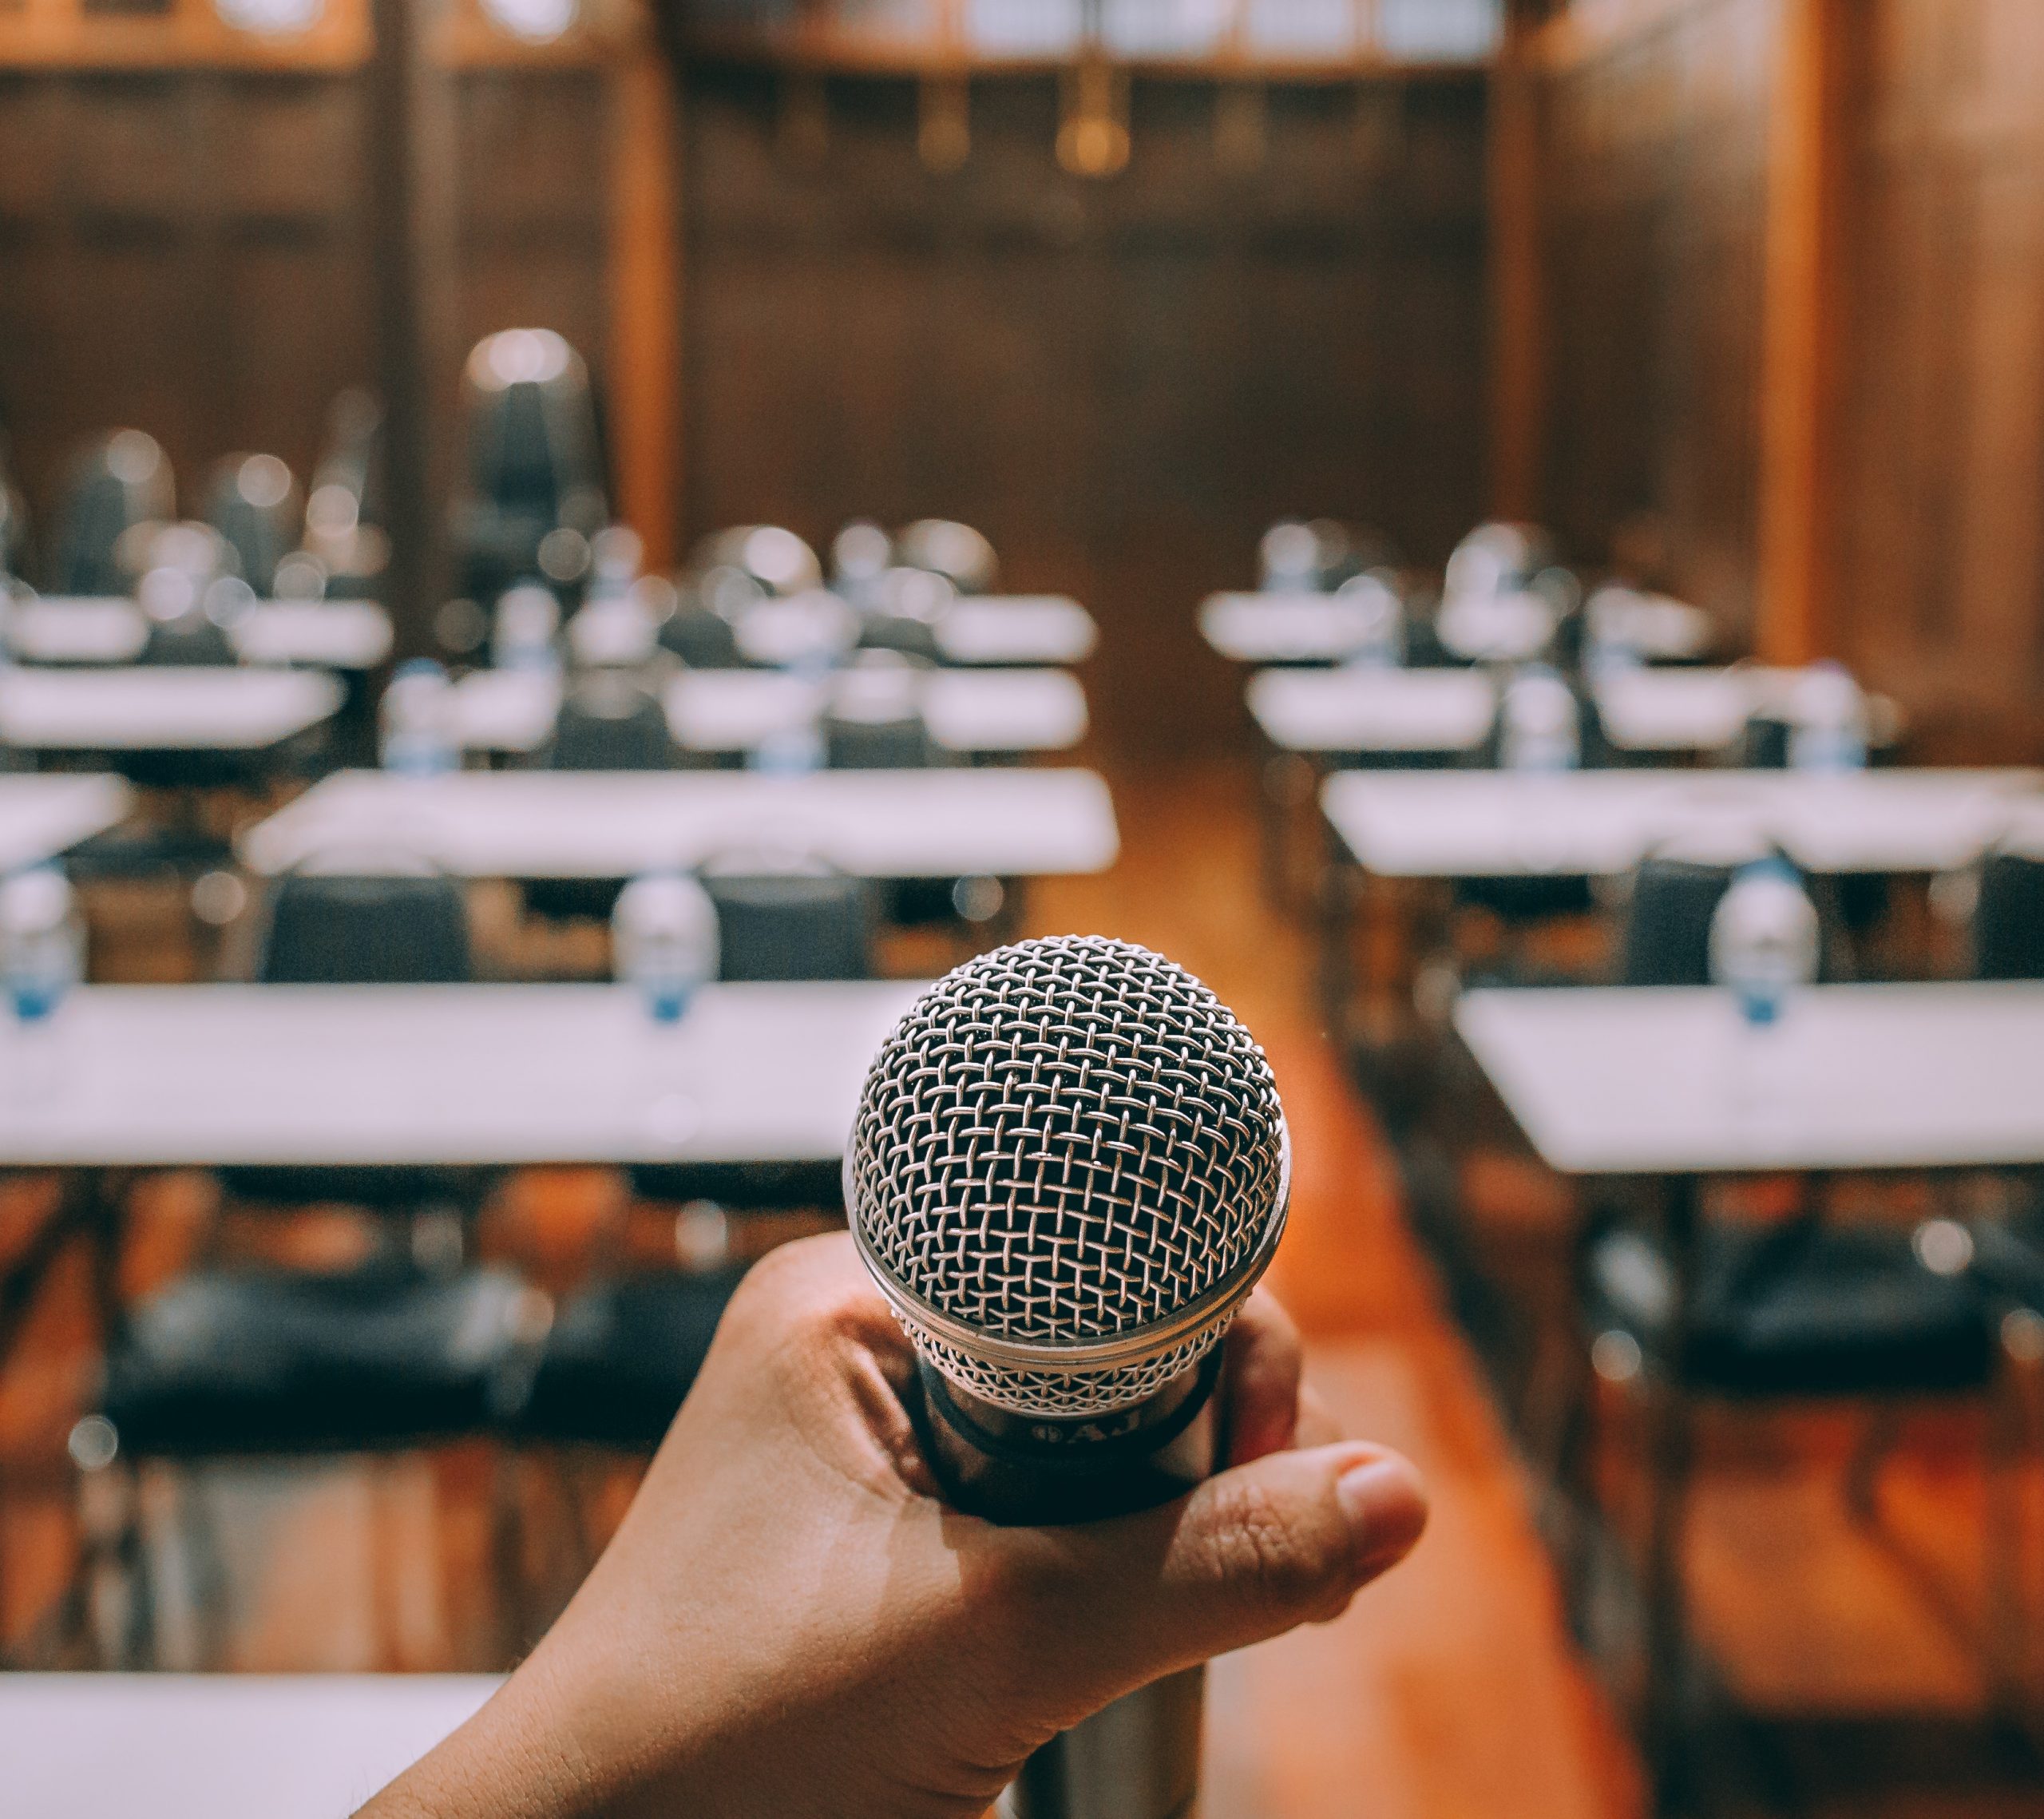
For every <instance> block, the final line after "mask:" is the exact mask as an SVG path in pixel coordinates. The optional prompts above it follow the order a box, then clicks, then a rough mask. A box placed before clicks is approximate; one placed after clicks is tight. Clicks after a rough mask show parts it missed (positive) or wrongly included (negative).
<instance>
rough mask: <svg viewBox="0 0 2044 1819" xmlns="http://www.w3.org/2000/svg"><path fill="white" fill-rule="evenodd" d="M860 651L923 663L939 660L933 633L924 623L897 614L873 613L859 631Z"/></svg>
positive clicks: (939, 656) (934, 632)
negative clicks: (898, 655)
mask: <svg viewBox="0 0 2044 1819" xmlns="http://www.w3.org/2000/svg"><path fill="white" fill-rule="evenodd" d="M859 648H860V649H861V650H862V651H898V652H901V655H902V656H909V657H920V658H921V659H922V660H924V661H925V663H931V664H934V663H937V662H939V661H941V652H939V651H938V649H937V632H936V630H935V628H933V626H932V625H931V624H929V621H928V620H924V619H916V618H912V617H911V616H909V615H908V614H906V613H901V612H877V613H874V614H873V616H871V617H869V618H868V619H867V620H865V621H864V622H863V623H862V624H861V626H860V628H859Z"/></svg>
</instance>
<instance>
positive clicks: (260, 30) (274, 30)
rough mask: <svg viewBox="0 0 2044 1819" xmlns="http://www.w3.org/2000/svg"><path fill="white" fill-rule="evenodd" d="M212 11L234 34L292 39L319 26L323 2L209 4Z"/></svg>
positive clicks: (229, 0) (223, 0) (216, 0)
mask: <svg viewBox="0 0 2044 1819" xmlns="http://www.w3.org/2000/svg"><path fill="white" fill-rule="evenodd" d="M213 10H214V11H216V13H218V14H220V21H221V22H222V23H223V24H224V25H227V26H231V27H232V28H233V30H236V31H238V32H248V33H251V34H255V36H258V37H261V38H293V37H295V36H297V35H298V34H299V33H301V32H309V31H310V30H312V28H313V27H314V26H316V25H318V24H319V21H320V19H321V18H322V17H323V15H324V14H325V13H326V10H327V0H213Z"/></svg>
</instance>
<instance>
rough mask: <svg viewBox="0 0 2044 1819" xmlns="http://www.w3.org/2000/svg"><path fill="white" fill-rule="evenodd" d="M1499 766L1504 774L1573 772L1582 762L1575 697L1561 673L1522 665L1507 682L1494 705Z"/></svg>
mask: <svg viewBox="0 0 2044 1819" xmlns="http://www.w3.org/2000/svg"><path fill="white" fill-rule="evenodd" d="M1498 715H1499V741H1498V764H1499V768H1500V769H1502V770H1506V771H1542V772H1551V771H1573V770H1574V769H1575V767H1576V766H1577V765H1578V764H1579V763H1581V762H1582V759H1583V737H1582V731H1581V727H1580V725H1579V722H1578V719H1577V715H1576V706H1575V694H1574V693H1573V692H1571V689H1570V688H1569V685H1568V684H1567V683H1566V682H1564V681H1563V680H1562V677H1561V672H1559V671H1558V670H1556V669H1554V668H1551V667H1550V666H1549V665H1547V664H1523V665H1522V666H1521V667H1520V668H1519V670H1518V671H1517V672H1515V673H1514V675H1513V676H1512V678H1511V681H1509V682H1508V683H1507V684H1505V689H1504V695H1503V699H1502V700H1500V701H1499V703H1498Z"/></svg>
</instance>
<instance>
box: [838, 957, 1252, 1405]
mask: <svg viewBox="0 0 2044 1819" xmlns="http://www.w3.org/2000/svg"><path fill="white" fill-rule="evenodd" d="M1288 1177H1289V1146H1288V1143H1287V1140H1286V1136H1285V1124H1284V1115H1283V1112H1282V1111H1281V1108H1280V1107H1279V1104H1278V1092H1277V1086H1276V1083H1275V1082H1274V1080H1273V1079H1272V1077H1271V1073H1270V1064H1269V1063H1268V1061H1267V1060H1266V1059H1265V1057H1264V1054H1263V1051H1262V1049H1261V1048H1259V1047H1258V1045H1257V1044H1256V1042H1255V1040H1254V1038H1252V1037H1251V1036H1250V1033H1249V1032H1248V1031H1247V1030H1246V1028H1243V1026H1242V1024H1241V1023H1240V1022H1239V1021H1238V1020H1237V1019H1236V1017H1234V1013H1232V1012H1230V1010H1229V1009H1227V1007H1226V1005H1223V1004H1222V1002H1221V1001H1219V1000H1218V998H1216V997H1214V994H1213V993H1211V992H1210V991H1209V990H1208V989H1206V986H1204V985H1202V984H1201V983H1200V982H1199V981H1198V980H1197V979H1195V978H1194V977H1193V976H1192V975H1191V974H1190V973H1187V972H1186V970H1185V969H1183V968H1182V967H1180V966H1178V965H1175V964H1174V963H1173V962H1171V961H1168V960H1166V959H1164V958H1163V957H1162V956H1161V955H1159V954H1155V953H1151V951H1150V950H1149V949H1147V948H1142V947H1138V946H1135V945H1131V944H1130V943H1128V942H1125V941H1110V940H1107V939H1104V938H1102V937H1095V936H1064V937H1054V938H1051V939H1048V940H1041V941H1024V942H1021V943H1019V944H1018V945H1015V946H1012V947H1006V948H1000V949H996V950H995V951H994V952H992V953H988V954H984V955H982V956H980V957H979V958H978V959H976V960H973V961H969V962H968V963H967V964H966V965H963V966H961V967H960V968H958V969H957V970H956V971H954V972H953V973H950V974H949V975H948V976H947V977H945V978H943V979H941V980H940V981H938V982H937V984H936V985H934V986H933V987H932V988H931V989H930V990H929V992H927V993H925V994H924V996H923V997H921V999H919V1000H918V1001H917V1003H916V1004H915V1005H914V1006H913V1007H912V1008H911V1009H910V1010H909V1013H908V1015H907V1016H906V1017H904V1018H903V1020H902V1021H901V1024H899V1025H898V1026H897V1028H896V1029H895V1031H894V1032H893V1035H892V1036H889V1039H888V1040H887V1041H886V1043H885V1044H884V1045H883V1046H882V1048H881V1051H880V1053H879V1056H878V1057H877V1059H876V1060H875V1061H874V1063H873V1068H872V1071H871V1072H870V1073H869V1075H868V1076H867V1080H866V1089H865V1092H864V1093H863V1095H862V1098H861V1101H860V1105H859V1111H858V1120H857V1121H856V1124H855V1125H854V1131H853V1135H852V1143H851V1147H850V1152H849V1154H848V1155H847V1157H846V1188H847V1201H848V1203H849V1205H850V1208H851V1214H852V1222H853V1227H854V1232H855V1234H856V1235H857V1237H858V1241H859V1243H860V1246H861V1248H862V1250H863V1251H864V1253H865V1254H866V1260H867V1262H868V1263H869V1265H870V1266H872V1268H873V1272H874V1274H875V1277H876V1278H877V1280H878V1282H879V1284H880V1286H881V1290H882V1291H883V1292H884V1293H885V1294H887V1296H888V1298H889V1300H890V1301H891V1302H893V1305H894V1307H895V1310H896V1312H897V1314H898V1315H899V1316H900V1317H901V1321H902V1323H903V1325H904V1326H905V1328H906V1329H907V1330H908V1331H909V1336H910V1337H911V1338H912V1339H913V1341H915V1343H916V1344H917V1346H918V1347H919V1348H920V1349H921V1351H922V1352H923V1353H924V1354H925V1357H928V1358H929V1361H931V1362H932V1363H933V1365H936V1367H937V1369H939V1370H941V1371H942V1372H943V1373H945V1375H946V1376H947V1377H950V1378H952V1379H953V1381H956V1382H958V1383H960V1384H961V1385H964V1387H965V1388H966V1389H969V1390H970V1391H972V1393H975V1394H976V1395H978V1396H980V1397H983V1398H984V1399H985V1400H986V1401H990V1402H992V1403H994V1404H995V1405H998V1406H1001V1407H1004V1408H1008V1409H1016V1410H1019V1411H1020V1412H1023V1413H1032V1414H1042V1415H1052V1416H1077V1415H1085V1414H1091V1413H1099V1412H1103V1411H1105V1410H1108V1409H1115V1408H1119V1407H1123V1406H1125V1405H1127V1404H1129V1403H1131V1402H1135V1401H1139V1400H1140V1399H1141V1398H1142V1397H1144V1396H1146V1395H1147V1394H1149V1393H1151V1390H1153V1389H1156V1388H1158V1387H1159V1386H1160V1385H1162V1384H1163V1383H1164V1382H1166V1381H1169V1380H1170V1379H1171V1377H1175V1376H1176V1375H1178V1373H1180V1372H1182V1371H1183V1370H1184V1369H1186V1368H1187V1367H1188V1366H1189V1365H1190V1364H1192V1363H1193V1362H1194V1361H1195V1360H1196V1359H1198V1357H1200V1356H1201V1355H1202V1353H1205V1352H1206V1350H1208V1349H1210V1347H1211V1346H1212V1345H1214V1343H1215V1342H1216V1341H1218V1339H1219V1338H1220V1336H1221V1334H1222V1332H1223V1331H1224V1330H1226V1326H1227V1324H1228V1322H1229V1320H1230V1318H1232V1316H1233V1314H1234V1310H1235V1309H1236V1308H1237V1307H1238V1306H1239V1305H1240V1303H1241V1302H1242V1299H1244V1298H1246V1296H1247V1294H1248V1293H1249V1290H1250V1287H1251V1286H1253V1284H1254V1281H1255V1279H1256V1278H1257V1276H1258V1275H1259V1274H1261V1273H1262V1267H1263V1266H1264V1264H1265V1263H1266V1262H1268V1260H1269V1258H1270V1252H1271V1250H1273V1249H1274V1247H1275V1245H1276V1242H1277V1238H1278V1233H1279V1231H1281V1228H1282V1225H1283V1221H1284V1215H1285V1193H1286V1188H1287V1185H1288Z"/></svg>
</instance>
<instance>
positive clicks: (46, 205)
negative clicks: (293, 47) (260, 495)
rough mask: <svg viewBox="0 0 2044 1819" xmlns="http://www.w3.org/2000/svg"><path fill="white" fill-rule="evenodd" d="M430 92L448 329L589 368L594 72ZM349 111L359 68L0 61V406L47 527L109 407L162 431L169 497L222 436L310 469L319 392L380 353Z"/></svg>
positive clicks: (594, 305) (601, 191) (354, 114)
mask: <svg viewBox="0 0 2044 1819" xmlns="http://www.w3.org/2000/svg"><path fill="white" fill-rule="evenodd" d="M449 93H450V106H451V107H452V108H453V109H454V141H455V153H454V160H455V164H456V176H455V181H456V187H457V192H458V193H457V195H456V197H455V204H454V206H455V219H456V220H457V222H458V226H457V228H456V230H455V232H456V238H457V240H458V243H459V244H458V247H457V248H456V249H455V250H456V256H455V258H454V260H453V261H451V263H452V264H453V266H454V269H455V271H457V274H458V276H457V279H456V291H457V295H455V297H454V299H453V300H452V303H451V307H450V316H451V318H452V319H453V321H454V324H455V328H456V332H457V335H458V349H457V352H458V351H459V349H460V348H465V347H467V346H468V345H469V344H470V343H473V341H474V340H475V339H478V338H480V337H481V335H485V334H487V333H489V332H490V331H493V330H495V329H498V328H505V327H514V326H539V327H553V328H557V329H559V330H560V331H561V332H562V333H563V334H564V335H567V336H568V339H570V340H571V341H572V342H573V343H575V345H576V347H579V348H580V349H581V350H582V351H583V352H584V355H586V356H587V357H588V359H589V362H590V364H591V367H592V370H593V371H595V372H596V374H598V376H599V379H600V376H601V373H602V369H603V364H604V356H605V352H606V350H605V347H604V327H605V320H606V317H605V310H604V252H605V248H604V214H605V208H606V202H605V184H606V178H607V164H606V143H607V142H606V139H605V123H606V116H605V109H606V107H607V105H608V95H607V92H606V89H605V85H604V77H603V76H602V74H601V73H600V72H599V71H597V70H595V69H588V68H570V69H556V68H549V67H546V66H544V65H529V66H510V67H503V68H489V69H478V70H471V71H464V72H461V73H458V74H457V75H455V76H454V77H451V78H450V85H449ZM367 119H368V114H367V106H366V91H365V88H364V83H363V79H362V77H361V76H360V75H359V74H358V73H338V74H336V73H304V74H292V73H266V72H259V71H235V70H212V69H163V70H156V71H149V72H141V73H87V72H7V73H0V428H3V429H5V430H6V431H7V432H8V434H9V436H10V439H11V442H12V443H13V446H14V465H15V466H16V468H17V470H18V472H19V474H20V476H21V478H22V481H23V483H24V485H26V489H27V490H28V491H29V493H30V501H31V507H32V511H33V514H34V518H35V521H37V523H38V525H41V526H42V527H43V529H45V531H46V532H47V529H48V528H49V527H50V525H51V524H52V523H53V520H54V517H55V515H56V511H57V497H58V494H59V492H60V490H61V480H62V476H63V473H64V470H65V466H66V465H67V463H68V461H69V457H70V454H71V453H72V451H73V450H75V449H76V448H77V446H79V445H80V444H81V442H84V441H85V440H86V439H87V438H89V437H91V436H93V435H94V434H98V433H100V432H101V431H103V430H107V429H109V428H112V427H115V426H121V425H125V424H134V425H137V426H139V427H141V428H143V429H145V430H149V431H150V433H151V434H154V435H156V437H158V438H160V440H161V441H162V442H164V446H166V448H168V450H169V452H170V454H171V458H172V462H173V463H174V464H175V466H176V470H177V473H178V476H179V479H180V485H181V487H182V490H183V493H184V501H185V503H186V505H188V506H193V505H196V501H197V499H198V495H199V487H200V481H201V479H202V477H203V475H204V470H205V469H206V467H207V466H208V464H209V463H210V462H212V461H213V460H214V459H216V458H217V457H219V456H220V455H222V454H227V453H230V452H232V451H235V450H242V449H263V450H271V451H274V452H275V453H276V454H281V455H282V456H283V457H284V458H285V459H286V460H287V461H288V462H291V464H292V466H294V467H295V468H296V469H297V470H298V471H299V473H300V474H304V473H305V472H307V470H309V468H310V466H311V463H312V462H313V460H314V459H315V457H316V454H317V452H318V449H319V438H320V432H321V427H322V424H323V419H324V417H325V414H326V411H327V406H328V404H329V403H330V402H331V399H332V398H333V397H334V395H335V394H336V393H337V392H338V391H339V390H341V389H342V388H343V387H344V386H349V385H359V384H362V383H364V382H368V381H370V379H371V378H373V376H374V371H375V349H374V317H373V314H372V310H371V295H370V271H369V255H368V241H367V226H366V164H365V157H364V150H365V148H364V140H363V136H364V134H365V133H366V130H367ZM458 378H459V374H458V364H457V361H456V360H454V359H450V361H449V362H448V363H447V370H446V372H445V374H444V375H443V377H442V390H441V399H440V402H441V404H442V408H443V409H445V410H449V411H451V410H453V409H454V406H455V404H456V401H457V397H458Z"/></svg>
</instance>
